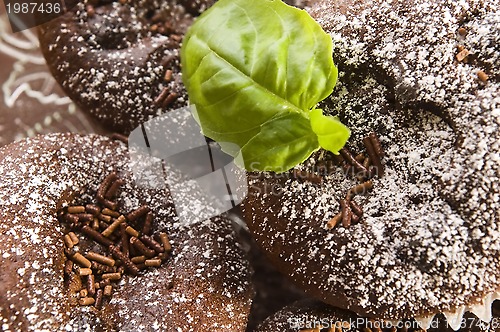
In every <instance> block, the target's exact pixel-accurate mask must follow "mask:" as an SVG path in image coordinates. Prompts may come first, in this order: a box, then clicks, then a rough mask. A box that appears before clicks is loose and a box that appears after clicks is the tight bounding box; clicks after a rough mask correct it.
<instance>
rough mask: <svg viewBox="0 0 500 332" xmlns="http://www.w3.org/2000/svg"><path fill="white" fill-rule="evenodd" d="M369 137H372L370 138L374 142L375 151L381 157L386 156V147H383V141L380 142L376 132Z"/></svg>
mask: <svg viewBox="0 0 500 332" xmlns="http://www.w3.org/2000/svg"><path fill="white" fill-rule="evenodd" d="M368 137H370V140H371V142H372V145H373V147H374V148H375V152H376V153H377V155H378V156H379V157H380V158H383V157H384V156H385V152H384V149H382V143H380V140H379V138H378V136H377V134H375V133H374V132H371V133H370V134H369V135H368Z"/></svg>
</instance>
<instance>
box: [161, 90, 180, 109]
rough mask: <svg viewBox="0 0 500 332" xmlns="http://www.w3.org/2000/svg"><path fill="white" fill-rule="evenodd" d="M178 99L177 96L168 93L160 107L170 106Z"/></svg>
mask: <svg viewBox="0 0 500 332" xmlns="http://www.w3.org/2000/svg"><path fill="white" fill-rule="evenodd" d="M178 97H179V95H178V94H177V93H175V92H170V93H169V94H168V96H167V98H165V100H163V102H162V103H161V106H163V107H167V106H170V104H172V103H173V102H174V101H176V100H177V98H178Z"/></svg>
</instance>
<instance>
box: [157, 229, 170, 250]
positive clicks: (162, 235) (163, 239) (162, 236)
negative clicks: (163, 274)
mask: <svg viewBox="0 0 500 332" xmlns="http://www.w3.org/2000/svg"><path fill="white" fill-rule="evenodd" d="M160 241H161V243H162V245H163V248H164V249H165V251H166V252H169V251H170V250H172V245H171V244H170V240H169V239H168V235H167V233H163V232H161V233H160Z"/></svg>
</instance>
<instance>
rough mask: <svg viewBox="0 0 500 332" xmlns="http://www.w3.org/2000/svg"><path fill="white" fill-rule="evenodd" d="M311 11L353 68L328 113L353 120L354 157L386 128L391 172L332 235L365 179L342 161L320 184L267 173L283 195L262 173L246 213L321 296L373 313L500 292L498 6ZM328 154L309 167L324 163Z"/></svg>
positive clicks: (296, 275) (413, 310)
mask: <svg viewBox="0 0 500 332" xmlns="http://www.w3.org/2000/svg"><path fill="white" fill-rule="evenodd" d="M311 13H312V16H313V17H314V18H315V19H317V20H318V21H319V23H320V24H321V25H322V26H323V27H324V28H325V30H326V31H327V32H329V33H330V35H331V36H332V39H333V41H334V51H333V53H334V59H335V62H336V64H337V65H338V66H339V70H340V72H341V73H340V78H339V82H340V84H339V85H338V86H337V88H336V91H334V93H333V94H332V97H331V98H330V99H329V100H328V101H326V102H325V103H323V105H320V107H322V108H324V109H326V111H327V112H329V113H331V114H338V115H339V117H340V118H341V120H342V121H343V122H344V123H345V124H346V125H347V126H348V127H350V128H351V130H352V136H351V139H350V141H349V144H348V145H349V148H350V149H351V150H352V151H355V152H361V151H364V148H363V144H362V138H363V137H364V136H366V135H367V134H368V133H369V132H371V131H375V132H376V133H377V134H378V136H379V137H380V140H381V142H382V145H383V147H384V149H385V150H386V157H385V158H384V163H385V167H386V174H385V176H384V177H383V178H381V179H375V180H374V188H373V190H372V191H371V192H370V193H369V194H367V195H365V196H358V197H356V198H355V200H356V202H357V203H359V204H360V205H361V206H362V207H363V210H364V217H363V221H362V222H361V223H360V224H356V225H353V226H351V227H350V228H348V229H345V228H343V227H337V228H335V229H333V230H331V231H328V230H326V229H325V227H324V225H325V223H326V222H327V221H328V220H329V219H330V218H332V217H333V216H334V215H335V214H336V213H337V212H338V211H339V204H338V201H339V199H341V198H343V197H345V194H346V192H347V190H348V189H349V188H351V187H352V185H353V184H354V183H356V182H355V181H354V180H353V179H352V178H351V177H346V176H344V174H342V171H341V170H340V169H338V170H337V171H335V172H333V173H331V174H329V175H327V176H325V178H324V182H323V183H322V184H321V185H318V184H314V183H311V182H308V181H303V180H295V179H286V178H283V177H282V178H281V179H280V180H278V181H275V180H273V176H272V175H270V174H267V175H266V174H264V175H262V177H263V178H264V182H267V183H268V184H273V183H274V184H276V183H277V184H278V187H283V188H285V190H284V191H283V193H282V194H281V195H272V194H269V193H267V194H266V193H264V192H263V188H262V183H263V182H262V178H261V179H258V180H257V179H251V181H250V186H249V187H250V189H251V191H253V192H252V193H251V196H250V198H249V200H248V201H247V203H246V205H245V210H246V214H247V217H248V219H251V220H250V221H249V222H250V228H251V229H252V230H253V231H254V233H255V235H256V237H257V240H258V241H259V242H260V243H261V244H262V246H263V247H264V248H265V249H266V250H267V251H269V252H270V253H271V256H273V257H274V260H275V263H276V264H277V265H278V266H279V267H281V269H282V270H287V271H288V273H289V274H290V275H291V276H292V278H293V279H294V280H296V281H297V282H298V283H300V284H302V285H303V286H304V288H306V289H308V290H309V291H310V293H311V294H314V295H315V296H317V297H320V298H322V299H323V300H325V301H326V302H329V303H331V304H333V305H337V306H342V307H347V308H350V309H352V310H354V311H356V312H358V313H360V314H363V315H371V316H376V317H378V318H385V319H401V318H404V317H416V316H425V315H429V314H435V313H438V312H441V311H450V310H451V311H453V310H454V309H455V308H458V307H459V306H462V305H471V304H473V303H477V302H480V301H481V299H482V298H483V297H485V296H487V295H488V294H491V293H493V292H494V291H496V290H497V289H498V288H499V287H500V285H499V283H498V280H499V278H500V274H499V271H500V269H499V267H500V266H499V265H500V255H499V253H500V224H499V221H500V220H499V219H498V218H499V216H500V199H499V197H500V188H499V183H500V163H499V160H500V159H499V157H500V155H499V151H500V130H499V129H500V128H499V126H500V117H499V107H500V89H499V82H498V78H499V72H498V69H499V68H498V63H500V59H499V54H500V52H499V50H498V45H500V39H499V38H500V25H499V24H498V22H499V21H500V12H499V10H498V5H497V4H496V2H495V1H453V2H451V1H450V2H447V1H441V2H438V3H435V2H431V1H427V0H418V1H392V2H387V1H375V2H373V3H365V2H356V1H343V2H337V1H333V2H332V1H326V0H325V1H321V2H319V3H318V4H315V5H313V8H312V9H311ZM461 27H463V28H465V29H466V31H467V34H466V35H465V36H461V35H460V34H459V33H458V29H459V28H461ZM458 45H462V46H463V47H465V48H467V49H468V50H469V51H470V52H471V54H474V56H470V58H469V59H468V62H467V63H464V62H459V61H458V60H456V57H455V56H456V54H457V53H458V51H457V47H458ZM479 70H482V71H485V72H486V74H488V75H489V79H488V81H487V82H482V81H481V80H480V79H479V78H478V76H477V73H478V71H479ZM320 158H321V157H320V155H319V154H318V155H315V156H313V157H312V158H311V159H310V160H308V161H307V162H306V163H305V164H304V165H302V166H299V168H301V169H308V170H309V171H314V170H315V169H317V168H315V167H314V166H315V165H316V163H317V162H318V161H320V160H319V159H320ZM275 248H282V249H283V248H284V249H283V250H279V251H278V250H276V249H275Z"/></svg>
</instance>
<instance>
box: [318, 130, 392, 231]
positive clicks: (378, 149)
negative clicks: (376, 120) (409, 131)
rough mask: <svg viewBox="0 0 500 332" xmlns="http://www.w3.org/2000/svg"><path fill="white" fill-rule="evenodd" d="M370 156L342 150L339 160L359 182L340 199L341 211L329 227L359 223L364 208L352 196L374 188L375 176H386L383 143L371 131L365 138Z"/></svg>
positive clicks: (327, 224) (327, 226)
mask: <svg viewBox="0 0 500 332" xmlns="http://www.w3.org/2000/svg"><path fill="white" fill-rule="evenodd" d="M363 144H364V146H365V148H366V152H367V154H368V156H366V155H365V154H363V153H359V154H357V155H356V156H353V154H352V153H351V152H350V151H349V150H348V149H347V148H346V147H344V148H342V149H341V150H340V156H339V158H337V162H339V163H340V165H342V167H343V168H344V170H345V174H346V175H351V176H353V177H354V178H355V179H357V180H358V181H359V182H361V183H359V184H357V185H355V186H353V187H352V188H351V189H349V190H348V191H347V194H346V196H345V198H343V199H341V200H340V202H339V203H340V212H338V213H337V214H336V215H335V216H334V217H333V218H331V219H330V220H329V221H328V222H327V223H326V228H327V229H332V228H334V227H335V226H337V225H338V224H339V223H340V222H341V221H342V226H343V227H345V228H348V227H349V226H351V224H353V223H358V222H359V221H360V220H361V218H362V217H363V209H362V207H361V206H360V205H359V204H357V203H356V202H355V201H353V200H352V198H353V197H354V196H356V195H364V194H366V193H367V192H368V191H370V190H371V189H372V188H373V182H372V181H371V179H372V178H373V177H375V176H377V177H379V178H381V177H383V176H384V166H383V165H382V161H381V158H382V157H384V150H383V149H382V144H381V143H380V140H379V139H378V137H377V135H376V134H375V133H373V132H372V133H370V134H369V135H368V136H366V137H365V138H364V139H363Z"/></svg>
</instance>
